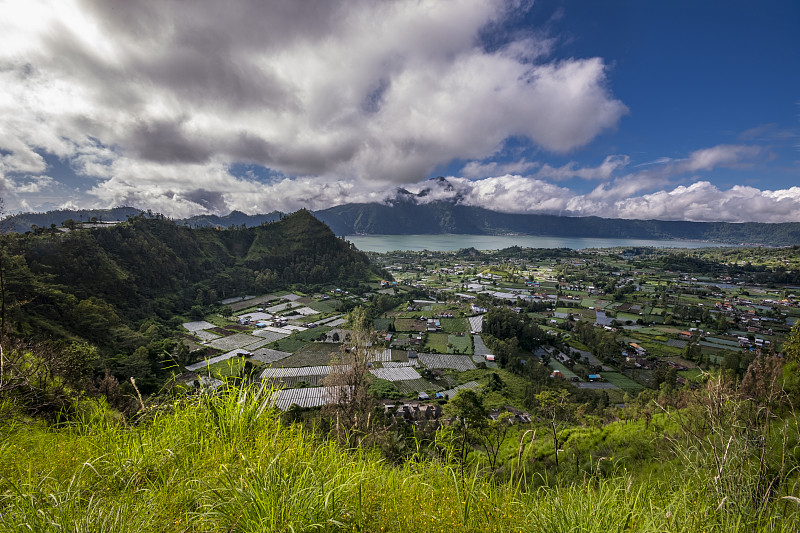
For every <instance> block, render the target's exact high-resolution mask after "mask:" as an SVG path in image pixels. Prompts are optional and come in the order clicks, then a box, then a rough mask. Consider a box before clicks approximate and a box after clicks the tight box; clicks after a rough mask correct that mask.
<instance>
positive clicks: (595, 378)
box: [588, 374, 603, 381]
mask: <svg viewBox="0 0 800 533" xmlns="http://www.w3.org/2000/svg"><path fill="white" fill-rule="evenodd" d="M588 379H589V381H601V380H602V379H603V377H602V376H601V375H600V374H589V376H588Z"/></svg>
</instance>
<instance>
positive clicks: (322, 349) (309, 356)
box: [273, 342, 341, 368]
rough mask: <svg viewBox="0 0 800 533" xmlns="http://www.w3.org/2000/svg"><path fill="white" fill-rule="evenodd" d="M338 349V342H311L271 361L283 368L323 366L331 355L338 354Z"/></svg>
mask: <svg viewBox="0 0 800 533" xmlns="http://www.w3.org/2000/svg"><path fill="white" fill-rule="evenodd" d="M340 349H341V345H340V344H334V343H327V342H312V343H309V344H306V345H304V346H302V347H301V348H300V349H298V350H297V351H296V352H295V353H293V354H292V355H290V356H289V357H287V358H285V359H281V360H280V361H277V362H275V363H273V366H277V367H283V368H290V367H301V366H325V365H328V364H330V362H331V355H338V354H339V350H340Z"/></svg>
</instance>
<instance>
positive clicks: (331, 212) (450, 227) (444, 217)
mask: <svg viewBox="0 0 800 533" xmlns="http://www.w3.org/2000/svg"><path fill="white" fill-rule="evenodd" d="M432 182H433V185H432V187H435V189H434V188H428V189H423V190H422V191H420V192H419V193H416V194H415V193H411V192H409V191H406V190H404V189H398V190H397V191H396V193H395V195H394V197H393V198H391V199H390V200H389V201H388V202H387V203H386V204H378V203H370V204H345V205H340V206H336V207H331V208H328V209H323V210H320V211H315V212H314V213H313V214H314V216H315V217H317V218H318V219H319V220H321V221H322V222H324V223H325V224H327V225H328V226H329V227H330V228H331V230H332V231H333V232H334V234H336V235H354V234H386V235H413V234H441V233H454V234H472V235H508V234H523V235H541V236H549V237H584V238H592V237H596V238H609V237H616V238H627V239H657V240H658V239H663V240H668V239H679V240H701V241H711V242H722V243H730V244H741V243H748V244H762V245H767V246H790V245H796V244H800V222H786V223H780V224H765V223H759V222H742V223H731V222H686V221H674V220H628V219H612V218H601V217H563V216H557V215H529V214H518V213H501V212H498V211H491V210H489V209H484V208H481V207H471V206H466V205H461V204H460V203H459V200H460V197H459V196H458V195H457V194H456V195H455V196H453V197H452V198H450V199H448V200H447V201H427V200H428V199H429V198H430V197H431V196H435V195H437V194H441V192H442V191H444V192H450V193H452V192H453V191H450V189H449V188H450V187H452V186H451V185H450V184H449V183H447V182H446V180H444V179H442V180H440V181H435V180H432ZM424 202H427V203H424ZM141 213H142V211H141V210H139V209H135V208H130V207H120V208H115V209H108V210H77V211H70V210H63V211H51V212H49V213H24V214H20V215H14V216H11V217H8V218H6V219H5V220H3V221H2V224H3V225H4V227H5V228H6V230H7V231H8V230H10V231H15V232H19V233H24V232H25V231H30V230H31V229H32V227H33V226H34V225H35V226H38V227H39V228H49V227H50V225H51V224H56V225H57V226H59V225H61V223H62V222H63V221H64V220H67V219H72V220H74V221H77V222H79V221H89V220H91V219H92V217H96V218H97V219H98V220H100V221H110V220H125V219H126V218H127V217H129V216H135V215H138V214H141ZM149 216H152V214H150V215H149ZM282 216H284V215H283V214H282V213H280V212H278V211H273V212H272V213H267V214H261V215H247V214H245V213H242V212H240V211H233V212H231V213H230V214H228V215H226V216H217V215H198V216H194V217H190V218H186V219H182V220H176V221H175V222H176V223H178V224H182V225H186V226H189V227H193V228H198V227H207V228H230V227H231V226H233V227H238V228H241V227H254V226H260V225H262V224H265V223H271V222H274V221H276V220H280V218H281V217H282Z"/></svg>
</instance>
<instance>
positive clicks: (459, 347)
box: [447, 335, 472, 354]
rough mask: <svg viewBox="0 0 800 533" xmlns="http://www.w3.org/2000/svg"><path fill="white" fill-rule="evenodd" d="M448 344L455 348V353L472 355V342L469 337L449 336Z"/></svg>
mask: <svg viewBox="0 0 800 533" xmlns="http://www.w3.org/2000/svg"><path fill="white" fill-rule="evenodd" d="M447 343H448V344H451V345H452V346H453V348H452V350H450V351H452V352H453V353H455V352H456V351H457V352H458V353H464V354H472V341H471V340H470V338H469V335H464V336H462V337H459V336H457V335H448V336H447Z"/></svg>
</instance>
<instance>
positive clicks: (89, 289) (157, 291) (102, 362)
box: [0, 211, 380, 391]
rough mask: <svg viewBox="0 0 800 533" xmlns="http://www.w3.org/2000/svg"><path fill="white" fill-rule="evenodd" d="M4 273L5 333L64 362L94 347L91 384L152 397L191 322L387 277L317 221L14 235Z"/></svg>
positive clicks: (293, 218)
mask: <svg viewBox="0 0 800 533" xmlns="http://www.w3.org/2000/svg"><path fill="white" fill-rule="evenodd" d="M0 273H2V276H1V277H2V279H1V280H0V281H2V283H0V300H1V301H0V304H1V305H0V322H2V324H0V331H2V332H3V333H4V334H7V335H10V336H12V337H18V338H24V339H26V342H36V343H45V344H49V345H54V344H55V345H57V346H58V351H63V346H65V345H68V344H70V343H76V342H77V343H81V342H89V343H91V344H92V345H94V346H97V347H98V348H99V351H100V356H101V357H100V359H99V360H98V361H96V365H95V366H94V367H92V368H86V369H85V371H86V373H87V374H86V375H84V376H81V379H83V378H91V377H92V376H95V377H100V376H102V374H103V371H104V370H110V372H111V374H112V375H116V376H117V377H118V378H119V379H120V380H127V379H128V378H129V377H130V376H134V377H136V378H137V379H140V384H141V386H143V387H144V389H145V390H148V391H152V390H154V389H155V387H156V386H157V384H158V383H159V382H160V381H161V380H162V379H163V377H164V376H166V375H168V374H169V373H170V371H169V367H170V366H174V363H171V362H170V361H168V360H166V359H168V358H169V357H170V354H171V352H172V351H173V347H174V346H175V342H176V341H175V339H174V338H173V337H172V336H173V330H174V328H175V327H176V326H177V325H178V324H180V322H181V317H187V318H201V317H202V316H204V315H205V314H207V313H209V312H211V311H212V310H214V309H217V308H218V305H219V304H218V301H219V300H221V299H223V298H226V297H231V296H241V295H244V294H264V293H266V292H269V291H274V290H278V289H288V288H292V287H297V288H299V289H304V290H308V291H313V290H322V289H323V288H326V287H328V288H330V287H337V286H353V285H357V284H358V283H360V282H362V281H365V280H368V279H371V278H374V277H376V276H379V275H380V272H379V271H378V270H377V269H376V268H375V267H373V266H371V265H370V263H369V260H368V258H367V257H366V255H364V254H363V253H361V252H358V251H357V250H355V249H353V248H352V246H351V245H350V244H349V243H347V242H345V241H343V240H341V239H338V238H336V237H335V236H334V235H333V233H332V232H331V231H330V230H329V229H328V228H327V227H326V226H325V225H324V224H322V223H320V222H319V221H318V220H316V219H315V218H314V217H313V216H312V215H311V214H310V213H309V212H308V211H298V212H297V213H294V214H292V215H288V216H286V217H284V218H283V219H282V220H280V221H276V222H274V223H270V224H264V225H262V226H258V227H254V228H233V229H225V230H218V229H215V228H200V229H194V228H189V227H186V226H182V225H178V224H176V223H174V222H172V221H169V220H166V219H164V218H163V217H160V216H150V215H138V216H135V217H131V218H130V219H129V221H127V222H124V223H121V224H117V225H114V226H110V227H103V228H95V229H76V230H74V231H66V232H65V231H61V230H58V229H53V230H43V231H37V232H29V233H25V234H21V235H20V234H6V235H3V236H2V249H1V250H0ZM44 351H45V352H46V351H47V350H44Z"/></svg>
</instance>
